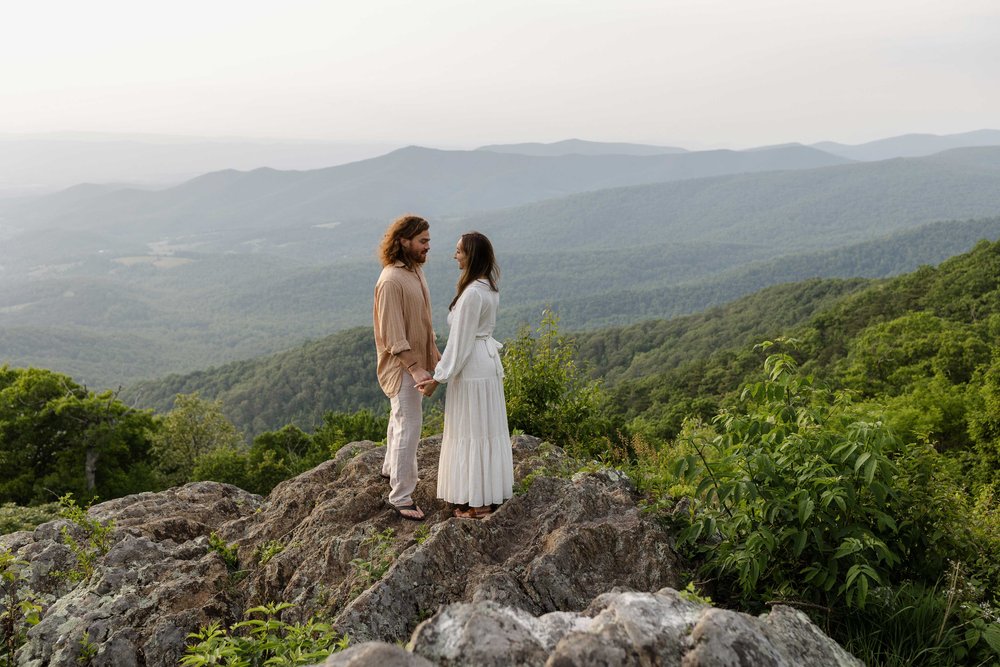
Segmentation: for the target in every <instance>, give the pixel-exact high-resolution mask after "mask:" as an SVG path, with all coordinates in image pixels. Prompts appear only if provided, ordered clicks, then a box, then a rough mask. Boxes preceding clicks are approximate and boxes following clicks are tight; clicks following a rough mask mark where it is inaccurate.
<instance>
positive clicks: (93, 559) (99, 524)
mask: <svg viewBox="0 0 1000 667" xmlns="http://www.w3.org/2000/svg"><path fill="white" fill-rule="evenodd" d="M92 502H93V501H91V503H92ZM91 503H88V504H87V505H85V506H83V507H80V506H79V505H77V504H76V501H75V500H73V497H72V494H69V493H67V494H66V495H65V496H63V497H62V498H60V499H59V505H60V510H59V516H61V517H62V518H64V519H66V520H68V521H69V522H70V523H71V524H73V525H74V526H75V527H76V529H75V530H74V531H71V530H70V528H69V526H63V527H62V530H61V531H60V533H61V536H62V541H63V544H65V545H66V546H68V547H69V549H70V551H72V552H73V555H74V556H76V566H75V567H74V568H73V569H72V570H68V571H65V572H64V571H53V572H52V574H53V575H54V576H61V577H66V578H67V579H69V580H70V581H72V582H79V581H86V580H87V579H89V578H90V576H91V575H92V574H94V566H95V564H96V563H97V559H98V558H100V557H101V556H103V555H104V554H106V553H108V550H109V549H110V548H111V540H112V538H113V537H114V532H115V524H114V522H113V521H99V520H97V519H91V518H90V516H89V515H88V513H87V512H88V510H89V509H90V505H91ZM79 533H82V534H83V537H82V539H81V538H80V537H78V536H77V534H79Z"/></svg>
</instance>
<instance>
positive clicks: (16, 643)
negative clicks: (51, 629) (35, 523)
mask: <svg viewBox="0 0 1000 667" xmlns="http://www.w3.org/2000/svg"><path fill="white" fill-rule="evenodd" d="M26 565H27V563H25V562H24V561H21V560H18V559H17V558H15V557H14V554H12V553H10V552H9V551H6V550H0V667H13V665H14V664H15V663H14V652H15V651H17V649H18V648H19V647H20V646H21V645H22V644H23V643H24V641H25V639H26V636H27V633H28V629H29V628H31V627H32V626H34V625H37V624H38V622H39V621H40V620H41V615H42V606H41V604H40V603H39V602H38V601H37V600H36V599H35V596H34V594H33V593H32V592H31V591H30V590H28V589H27V588H26V587H25V586H24V576H23V574H22V569H23V568H24V567H25V566H26Z"/></svg>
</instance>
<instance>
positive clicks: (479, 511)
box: [454, 505, 493, 519]
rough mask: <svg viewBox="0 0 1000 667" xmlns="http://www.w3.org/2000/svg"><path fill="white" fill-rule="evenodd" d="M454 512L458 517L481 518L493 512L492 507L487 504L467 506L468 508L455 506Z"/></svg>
mask: <svg viewBox="0 0 1000 667" xmlns="http://www.w3.org/2000/svg"><path fill="white" fill-rule="evenodd" d="M454 514H455V516H456V517H458V518H459V519H482V518H484V517H488V516H489V515H490V514H493V508H492V507H490V506H489V505H487V506H485V507H469V508H468V509H461V508H456V509H455V512H454Z"/></svg>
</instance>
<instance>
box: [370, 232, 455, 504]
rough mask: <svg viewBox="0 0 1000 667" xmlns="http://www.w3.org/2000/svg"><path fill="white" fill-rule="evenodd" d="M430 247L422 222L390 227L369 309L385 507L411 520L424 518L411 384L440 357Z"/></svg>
mask: <svg viewBox="0 0 1000 667" xmlns="http://www.w3.org/2000/svg"><path fill="white" fill-rule="evenodd" d="M430 247H431V234H430V225H429V224H428V222H427V221H426V220H424V219H423V218H420V217H417V216H415V215H404V216H402V217H400V218H398V219H397V220H396V221H395V222H393V223H392V225H390V226H389V229H388V230H386V232H385V236H384V237H382V244H381V245H380V247H379V255H380V258H381V260H382V274H381V275H380V276H379V279H378V282H377V283H376V284H375V306H374V308H373V320H374V324H375V350H376V352H377V353H378V382H379V386H381V387H382V391H383V392H385V395H386V396H388V397H389V404H390V406H391V413H390V415H389V429H388V431H387V432H386V439H385V461H384V462H383V464H382V476H383V477H388V478H389V485H390V487H391V490H390V492H389V504H390V505H391V506H392V508H393V510H395V512H396V513H397V514H398V515H399V516H401V517H403V518H404V519H410V520H412V521H421V520H422V519H423V518H424V513H423V511H422V510H421V509H420V508H419V507H417V504H416V503H415V502H413V497H412V494H413V490H414V489H415V488H416V486H417V442H418V441H419V440H420V429H421V426H422V425H423V413H422V411H421V401H422V399H423V397H424V394H421V393H420V390H418V389H417V388H416V385H417V384H418V383H420V382H425V381H427V380H429V379H433V376H432V375H431V373H433V371H434V366H435V365H437V362H438V359H440V358H441V354H440V352H438V349H437V345H436V344H435V342H434V326H433V324H432V323H431V296H430V292H429V291H428V289H427V281H426V280H424V273H423V270H422V269H421V267H422V266H423V263H424V262H425V261H426V260H427V251H428V250H430ZM427 395H428V396H429V395H430V394H429V393H428V394H427Z"/></svg>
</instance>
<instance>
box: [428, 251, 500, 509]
mask: <svg viewBox="0 0 1000 667" xmlns="http://www.w3.org/2000/svg"><path fill="white" fill-rule="evenodd" d="M455 261H456V262H458V268H459V269H460V270H461V272H462V273H461V275H460V276H459V279H458V286H457V289H456V292H455V298H454V299H452V301H451V305H450V306H448V310H449V312H448V326H449V327H450V333H449V335H448V344H447V345H446V346H445V350H444V354H443V355H442V356H441V360H440V361H439V362H438V364H437V367H436V368H435V370H434V378H433V379H431V380H426V381H424V382H421V383H420V384H419V385H418V387H419V388H420V390H421V391H422V392H423V393H424V394H425V395H430V394H431V393H433V392H434V389H435V388H436V387H437V385H438V384H439V383H445V382H450V383H451V386H450V387H449V389H448V397H447V399H446V400H445V407H444V438H443V440H442V441H441V460H440V462H439V463H438V486H437V495H438V497H439V498H441V499H443V500H445V501H447V502H449V503H453V504H455V505H459V506H460V507H458V508H456V509H455V516H457V517H459V518H463V519H481V518H483V517H485V516H487V515H489V513H490V511H491V505H497V504H500V503H502V502H503V501H504V500H507V499H508V498H510V497H512V496H513V486H514V464H513V456H512V453H511V444H510V431H509V430H508V428H507V405H506V401H505V399H504V393H503V365H502V364H501V362H500V343H498V342H497V341H496V340H495V339H494V338H493V329H494V328H495V327H496V321H497V309H498V307H499V305H500V293H499V290H498V289H497V278H498V277H499V273H500V272H499V269H498V267H497V263H496V259H495V258H494V255H493V246H492V244H490V240H489V239H488V238H486V237H485V236H483V235H482V234H480V233H479V232H468V233H466V234H462V236H461V238H459V239H458V244H457V245H456V246H455Z"/></svg>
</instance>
